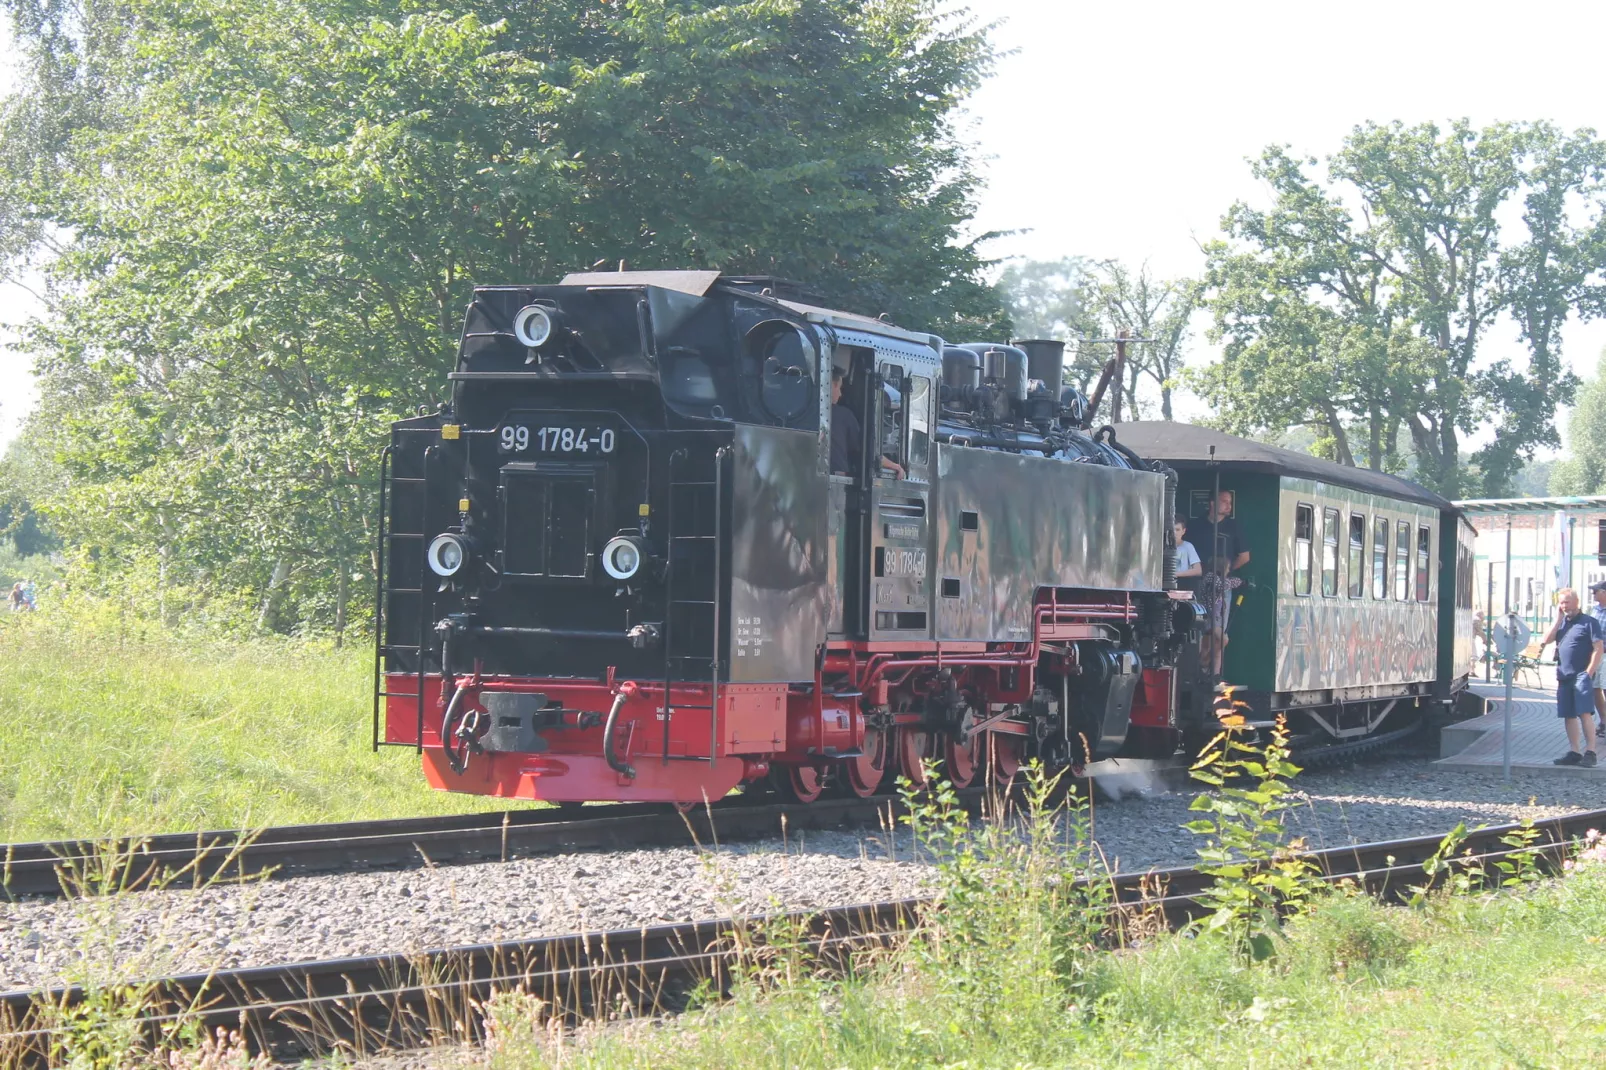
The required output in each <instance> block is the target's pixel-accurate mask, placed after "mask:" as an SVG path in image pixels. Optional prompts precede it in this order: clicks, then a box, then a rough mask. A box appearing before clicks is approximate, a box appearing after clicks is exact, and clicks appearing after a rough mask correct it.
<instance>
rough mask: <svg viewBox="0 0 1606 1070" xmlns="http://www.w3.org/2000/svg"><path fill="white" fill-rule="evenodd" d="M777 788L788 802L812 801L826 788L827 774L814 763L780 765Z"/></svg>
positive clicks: (777, 773)
mask: <svg viewBox="0 0 1606 1070" xmlns="http://www.w3.org/2000/svg"><path fill="white" fill-rule="evenodd" d="M774 777H775V790H776V792H777V793H778V794H779V795H780V796H781V798H782V799H783V800H785V801H786V802H797V803H811V802H813V801H814V800H815V799H818V798H819V797H820V793H821V792H823V791H824V790H825V775H824V774H823V773H822V772H820V770H819V769H817V768H816V767H814V766H812V765H783V766H778V767H777V768H776V770H775V773H774Z"/></svg>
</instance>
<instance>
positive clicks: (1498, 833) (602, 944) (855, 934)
mask: <svg viewBox="0 0 1606 1070" xmlns="http://www.w3.org/2000/svg"><path fill="white" fill-rule="evenodd" d="M1603 824H1606V810H1596V811H1591V812H1588V813H1581V814H1575V815H1571V816H1568V817H1563V818H1553V819H1550V820H1546V821H1542V822H1537V823H1536V824H1535V826H1534V827H1535V828H1536V829H1537V830H1538V833H1539V837H1538V839H1537V840H1536V841H1535V842H1534V843H1533V844H1532V845H1530V846H1527V847H1521V848H1513V847H1511V846H1510V845H1508V844H1506V843H1503V842H1502V841H1503V840H1504V839H1505V838H1506V837H1508V836H1510V835H1511V834H1512V833H1513V832H1515V831H1516V830H1517V829H1518V828H1519V826H1514V825H1507V826H1500V827H1495V828H1489V829H1483V830H1479V831H1476V832H1473V833H1471V834H1470V835H1469V836H1468V837H1467V839H1466V841H1465V843H1464V844H1463V845H1462V850H1463V851H1466V852H1470V855H1471V858H1472V860H1474V861H1479V862H1482V863H1483V864H1484V865H1485V866H1486V867H1487V866H1492V865H1493V863H1495V862H1497V861H1500V860H1502V859H1505V858H1509V857H1512V856H1513V855H1515V854H1518V853H1524V852H1526V853H1531V854H1533V855H1534V856H1536V857H1537V858H1538V859H1539V860H1540V861H1541V862H1543V863H1544V864H1547V865H1550V866H1554V865H1555V864H1556V863H1557V862H1558V861H1559V860H1560V859H1561V858H1562V857H1563V855H1564V852H1565V851H1566V850H1567V845H1568V844H1569V843H1570V842H1572V841H1574V840H1576V839H1577V838H1579V837H1581V836H1582V835H1583V834H1584V832H1585V831H1586V830H1588V829H1591V828H1601V827H1602V825H1603ZM1440 842H1441V837H1439V836H1424V837H1416V838H1412V839H1405V840H1394V841H1388V842H1382V843H1371V844H1361V845H1356V846H1351V847H1343V848H1334V849H1330V850H1325V851H1317V852H1311V853H1309V854H1308V855H1306V857H1307V858H1309V859H1310V860H1311V861H1312V862H1313V863H1314V864H1315V865H1316V867H1317V868H1318V870H1319V871H1320V872H1321V873H1322V874H1323V876H1324V878H1325V879H1326V880H1328V881H1341V880H1346V879H1347V880H1352V881H1354V882H1355V883H1356V884H1358V885H1360V886H1361V887H1364V888H1366V889H1367V890H1369V891H1371V892H1372V893H1374V894H1379V895H1384V896H1387V895H1390V894H1400V893H1402V892H1403V891H1404V890H1405V889H1406V888H1407V886H1408V885H1410V884H1412V883H1419V882H1420V881H1421V880H1422V872H1423V871H1422V863H1423V862H1425V861H1426V860H1427V859H1428V858H1429V857H1431V856H1432V855H1433V854H1434V853H1435V852H1436V851H1437V850H1438V848H1439V845H1440ZM1208 881H1209V878H1208V877H1207V876H1206V875H1205V874H1203V873H1201V872H1199V871H1198V870H1196V869H1167V870H1156V871H1151V872H1149V873H1144V874H1123V875H1119V876H1116V877H1115V878H1113V888H1114V894H1115V900H1116V902H1117V903H1118V904H1120V905H1122V906H1125V907H1129V908H1132V909H1142V910H1147V911H1157V912H1159V913H1160V914H1162V915H1163V916H1164V918H1165V919H1166V921H1167V922H1168V923H1169V924H1172V925H1177V924H1181V923H1183V922H1185V921H1186V920H1188V919H1190V918H1193V917H1195V916H1197V915H1198V913H1199V912H1200V911H1201V909H1202V908H1201V905H1200V903H1199V900H1198V898H1197V897H1198V895H1199V893H1200V892H1201V891H1203V890H1204V888H1205V887H1206V886H1207V884H1208ZM932 905H933V901H931V900H904V901H900V902H892V903H875V904H867V905H862V906H851V907H841V908H836V909H832V910H821V911H808V912H798V913H794V914H790V915H785V916H781V917H774V916H772V917H766V918H742V919H725V920H719V921H702V922H692V923H687V924H680V925H661V926H654V927H650V928H644V929H639V930H626V931H619V932H609V933H591V934H576V935H571V936H560V937H551V938H545V939H539V940H522V941H512V942H507V943H498V944H484V945H479V946H474V947H457V948H449V949H444V950H440V951H434V952H428V953H425V954H422V955H416V956H402V955H383V956H376V957H372V958H360V959H340V960H331V961H323V962H305V963H296V964H292V965H287V966H276V967H263V968H254V969H242V970H229V971H219V972H214V973H209V974H193V975H190V976H185V977H171V978H165V979H161V980H158V981H154V982H152V983H151V984H150V985H149V986H147V987H146V990H145V991H144V994H143V1002H142V1004H141V1006H142V1007H144V1008H145V1010H144V1012H143V1015H142V1018H143V1022H144V1026H145V1028H146V1029H147V1031H148V1034H149V1035H159V1034H160V1033H161V1032H162V1031H164V1030H168V1029H173V1028H175V1027H176V1026H177V1025H178V1024H180V1023H181V1022H187V1023H190V1024H192V1025H200V1026H203V1027H205V1028H206V1029H207V1030H208V1031H211V1030H215V1029H218V1028H226V1029H240V1030H241V1031H242V1032H243V1033H244V1035H245V1036H246V1037H247V1038H248V1040H249V1041H250V1043H251V1044H252V1046H253V1048H255V1049H257V1050H264V1051H268V1052H271V1053H273V1054H274V1055H275V1056H277V1057H281V1058H285V1057H298V1056H305V1055H308V1054H317V1053H320V1052H323V1051H328V1050H333V1049H336V1048H341V1047H344V1048H347V1049H348V1050H350V1049H355V1050H358V1051H375V1050H380V1049H382V1048H401V1047H417V1046H421V1045H424V1044H428V1043H431V1042H432V1041H436V1040H440V1039H453V1040H461V1039H463V1036H464V1033H463V1029H464V1028H469V1029H472V1028H473V1023H474V1021H475V1020H476V1013H475V1008H476V1006H477V1005H478V1004H479V1003H481V1002H483V1001H484V1000H486V999H488V998H489V997H490V996H491V994H492V993H493V992H495V991H508V990H520V991H523V992H527V993H529V994H530V995H532V996H534V997H536V998H538V999H541V1000H543V1001H544V1002H545V1003H546V1004H548V1006H549V1007H551V1008H553V1009H554V1011H557V1010H562V1011H563V1012H566V1013H568V1014H572V1015H577V1016H583V1015H589V1014H593V1013H596V1012H597V1011H598V1010H600V1009H604V1008H606V1009H609V1010H612V1011H617V1010H621V1009H626V1008H628V1009H634V1010H636V1011H649V1012H651V1011H656V1012H664V1011H674V1010H676V1009H678V1008H679V1007H680V1006H682V1005H683V1003H684V1001H685V998H686V996H687V994H688V993H691V992H693V991H694V990H698V989H699V988H701V989H704V990H707V989H710V988H711V989H714V990H723V989H724V987H725V986H726V985H727V984H728V983H729V981H730V980H731V977H732V975H733V971H734V970H735V969H737V968H738V967H739V965H740V964H741V963H742V962H743V961H752V958H751V956H752V952H753V949H754V948H755V947H756V946H758V942H759V941H761V940H762V938H763V934H764V933H767V932H774V931H778V930H779V931H785V932H788V933H790V934H792V935H791V939H792V940H793V941H795V946H800V947H801V948H803V949H805V950H807V951H808V952H810V953H812V954H814V955H816V956H819V957H821V958H822V959H823V960H825V961H826V962H827V963H832V962H835V963H837V964H839V965H840V964H841V963H843V962H846V961H847V959H848V956H849V955H850V954H851V953H852V952H854V951H857V950H861V949H865V948H870V947H875V946H885V945H888V944H891V943H893V942H895V941H897V940H899V939H902V938H904V937H905V936H907V935H908V934H909V933H911V932H912V931H914V930H915V929H916V928H917V927H918V926H919V925H920V923H921V918H922V916H923V913H924V912H925V911H926V910H928V909H929V908H930V907H931V906H932ZM85 999H86V994H85V992H84V991H83V990H81V989H77V988H66V989H55V990H51V991H49V992H11V993H4V994H0V1052H3V1053H5V1055H6V1056H8V1057H9V1058H8V1061H15V1062H19V1063H29V1062H32V1063H35V1064H39V1063H42V1062H43V1061H44V1060H45V1059H46V1057H47V1055H46V1053H47V1052H49V1051H50V1048H51V1044H52V1040H53V1037H54V1034H53V1032H52V1026H51V1024H50V1023H51V1021H52V1020H53V1018H56V1017H59V1014H60V1011H61V1010H64V1009H70V1008H72V1007H74V1006H77V1005H78V1004H80V1003H82V1002H83V1001H84V1000H85Z"/></svg>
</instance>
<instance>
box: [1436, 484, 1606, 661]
mask: <svg viewBox="0 0 1606 1070" xmlns="http://www.w3.org/2000/svg"><path fill="white" fill-rule="evenodd" d="M1455 504H1456V505H1457V506H1458V507H1460V508H1461V510H1462V511H1463V512H1465V513H1466V517H1467V519H1468V520H1469V521H1470V522H1471V523H1472V526H1473V527H1474V528H1476V529H1477V532H1478V538H1477V544H1476V554H1475V557H1474V561H1475V571H1474V582H1473V598H1472V604H1473V607H1474V609H1475V610H1476V611H1477V612H1478V613H1479V614H1481V615H1482V616H1483V617H1484V619H1486V620H1487V619H1489V618H1490V615H1491V614H1490V610H1491V609H1492V610H1493V612H1494V613H1496V614H1499V613H1504V612H1505V611H1506V609H1507V608H1508V607H1509V608H1511V609H1514V610H1516V612H1517V613H1518V615H1519V616H1521V617H1522V618H1523V619H1524V620H1526V621H1527V622H1528V626H1529V628H1531V629H1533V632H1534V635H1535V636H1538V635H1541V634H1543V633H1544V632H1545V630H1547V629H1548V628H1549V627H1550V622H1551V620H1552V618H1553V617H1554V615H1555V612H1556V592H1557V591H1559V590H1560V589H1561V588H1563V587H1572V588H1574V589H1576V590H1577V591H1579V593H1580V597H1581V598H1583V599H1584V601H1585V603H1586V605H1587V602H1588V598H1589V595H1588V592H1587V588H1588V587H1589V585H1590V584H1592V583H1594V582H1596V581H1597V580H1603V579H1606V496H1590V497H1575V498H1481V499H1471V500H1468V501H1460V502H1456V503H1455Z"/></svg>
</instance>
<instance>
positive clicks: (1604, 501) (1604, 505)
mask: <svg viewBox="0 0 1606 1070" xmlns="http://www.w3.org/2000/svg"><path fill="white" fill-rule="evenodd" d="M1455 507H1456V508H1457V509H1460V510H1461V511H1462V512H1463V513H1465V514H1466V515H1467V516H1504V515H1506V514H1509V513H1516V514H1525V513H1606V495H1602V494H1586V495H1576V496H1571V497H1563V498H1468V499H1467V500H1466V501H1459V502H1456V503H1455Z"/></svg>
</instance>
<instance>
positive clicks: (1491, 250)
mask: <svg viewBox="0 0 1606 1070" xmlns="http://www.w3.org/2000/svg"><path fill="white" fill-rule="evenodd" d="M1315 166H1316V161H1315V160H1314V159H1307V160H1296V159H1294V158H1293V157H1291V156H1290V155H1289V154H1288V152H1287V150H1285V149H1282V148H1276V147H1274V148H1270V149H1268V150H1266V152H1265V153H1264V154H1263V155H1262V156H1261V158H1260V159H1259V161H1257V162H1256V163H1255V165H1254V166H1253V171H1254V174H1255V176H1256V177H1257V178H1258V179H1261V180H1262V181H1264V182H1265V183H1267V184H1268V185H1269V186H1270V187H1271V190H1272V193H1273V198H1274V199H1273V204H1272V207H1271V208H1270V209H1268V210H1261V209H1256V208H1252V207H1251V206H1249V205H1247V204H1242V203H1240V204H1237V205H1234V206H1233V208H1232V209H1231V210H1230V211H1229V212H1228V214H1227V217H1226V220H1225V221H1224V228H1225V230H1226V233H1227V238H1226V240H1220V241H1216V242H1214V243H1212V244H1211V245H1210V246H1209V247H1208V250H1207V252H1208V254H1209V273H1208V277H1207V282H1208V285H1209V288H1210V304H1211V307H1212V310H1213V312H1214V317H1215V333H1216V335H1217V336H1218V337H1219V338H1220V339H1221V340H1222V341H1223V342H1224V351H1223V359H1222V360H1221V361H1220V362H1219V363H1218V364H1216V365H1214V366H1212V367H1210V368H1208V369H1204V370H1202V372H1201V373H1200V374H1199V375H1198V376H1197V377H1196V382H1197V385H1198V386H1199V388H1200V390H1201V392H1202V393H1204V394H1205V395H1206V396H1207V397H1208V398H1209V399H1210V400H1212V401H1214V402H1215V404H1216V405H1217V406H1218V408H1219V410H1220V412H1221V420H1222V422H1223V423H1224V424H1225V425H1226V426H1227V427H1228V428H1229V429H1233V430H1237V431H1240V432H1250V433H1252V432H1255V431H1263V430H1277V429H1280V428H1283V427H1286V426H1289V425H1290V424H1297V423H1306V424H1312V425H1316V426H1319V427H1321V428H1322V429H1323V431H1324V432H1325V434H1326V436H1327V437H1328V439H1329V440H1330V442H1331V444H1332V451H1333V453H1334V455H1335V457H1336V458H1337V459H1338V460H1340V461H1341V462H1343V463H1348V464H1355V463H1357V459H1358V458H1357V455H1358V454H1360V455H1361V456H1362V457H1364V460H1365V463H1367V464H1369V465H1370V466H1371V467H1374V468H1389V467H1391V465H1395V464H1397V461H1396V460H1395V459H1393V458H1392V457H1391V444H1392V443H1393V441H1394V437H1395V435H1394V432H1395V429H1397V428H1399V427H1401V426H1403V427H1405V428H1406V430H1407V431H1408V432H1409V435H1410V441H1411V447H1412V450H1413V452H1414V453H1415V454H1416V457H1417V461H1418V469H1417V471H1418V474H1419V476H1420V478H1422V479H1423V481H1424V482H1426V483H1428V484H1429V485H1430V486H1432V487H1434V488H1435V489H1436V490H1438V491H1440V492H1441V493H1443V494H1446V495H1447V496H1451V497H1456V496H1459V495H1461V494H1463V493H1469V492H1476V493H1484V494H1497V493H1500V492H1501V491H1502V490H1504V489H1505V488H1506V487H1507V486H1508V485H1509V483H1510V480H1511V478H1512V476H1513V474H1514V473H1515V471H1516V470H1517V468H1518V467H1519V466H1520V465H1521V464H1522V462H1523V461H1524V460H1526V459H1527V458H1529V457H1531V456H1532V454H1533V451H1534V450H1535V449H1536V448H1539V447H1541V446H1553V445H1556V444H1557V438H1556V433H1555V429H1554V414H1555V408H1556V406H1557V405H1558V404H1563V403H1565V402H1566V401H1568V400H1569V399H1570V398H1571V396H1572V391H1573V388H1574V386H1575V380H1574V378H1573V376H1572V375H1571V374H1570V373H1568V372H1567V371H1566V370H1565V368H1564V366H1563V365H1562V363H1561V354H1560V331H1561V328H1562V325H1563V324H1564V323H1565V322H1566V319H1567V317H1568V316H1569V315H1572V314H1577V315H1580V316H1585V317H1590V316H1595V315H1599V314H1600V312H1601V311H1602V308H1603V304H1606V277H1603V266H1606V213H1603V207H1606V200H1603V196H1602V194H1603V187H1602V180H1603V177H1606V145H1603V143H1602V142H1600V141H1599V140H1597V139H1596V138H1595V136H1594V133H1593V132H1592V131H1588V130H1582V131H1578V132H1576V133H1573V134H1565V133H1563V132H1561V131H1559V130H1557V129H1556V128H1554V127H1552V126H1551V125H1549V124H1546V123H1501V124H1496V125H1493V126H1490V127H1486V128H1484V129H1483V130H1474V129H1473V128H1472V127H1471V125H1470V124H1469V123H1467V122H1466V121H1460V122H1456V123H1454V124H1452V125H1451V127H1450V128H1449V130H1448V131H1442V132H1441V130H1440V129H1439V128H1438V127H1437V126H1434V125H1433V124H1422V125H1419V126H1412V127H1407V126H1404V125H1402V124H1399V123H1394V124H1390V125H1387V126H1382V125H1377V124H1367V125H1365V126H1361V127H1357V128H1356V129H1355V130H1354V131H1353V132H1352V133H1351V135H1350V136H1349V137H1348V139H1346V141H1345V144H1344V147H1343V149H1342V150H1341V151H1340V152H1339V153H1338V154H1337V155H1335V156H1334V157H1333V158H1332V159H1331V160H1330V161H1329V163H1328V167H1327V180H1326V183H1325V184H1324V183H1322V182H1320V181H1318V180H1316V179H1313V178H1311V177H1310V176H1309V175H1308V174H1307V169H1309V168H1314V167H1315ZM1509 221H1515V222H1517V223H1518V224H1519V225H1518V226H1517V227H1516V228H1513V229H1515V230H1516V231H1517V233H1516V235H1515V237H1513V238H1508V237H1507V235H1506V234H1504V233H1503V232H1502V225H1503V224H1506V223H1508V222H1509ZM1507 324H1514V325H1515V328H1516V330H1515V332H1514V333H1515V334H1516V335H1517V337H1518V338H1519V339H1520V345H1521V347H1522V350H1525V352H1519V351H1513V347H1510V346H1504V347H1502V346H1501V345H1500V340H1499V334H1498V331H1497V330H1496V329H1497V328H1500V327H1502V326H1504V325H1507ZM1491 332H1495V337H1494V339H1493V340H1491ZM1357 421H1358V422H1359V423H1361V424H1362V425H1363V426H1365V427H1366V429H1367V441H1366V443H1365V446H1364V449H1363V450H1358V449H1357V448H1356V445H1355V444H1354V443H1352V441H1351V435H1350V427H1351V425H1352V424H1354V423H1355V422H1357ZM1491 423H1492V424H1493V425H1494V433H1493V435H1492V436H1491V438H1490V440H1489V442H1488V443H1487V444H1486V445H1484V446H1483V447H1481V448H1480V449H1478V450H1477V451H1476V452H1475V453H1474V454H1473V455H1472V457H1471V464H1470V465H1464V464H1463V462H1462V458H1461V448H1460V446H1461V442H1462V440H1463V437H1464V436H1466V435H1469V434H1471V433H1473V432H1475V431H1476V430H1478V429H1479V428H1480V427H1485V426H1488V425H1489V424H1491Z"/></svg>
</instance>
